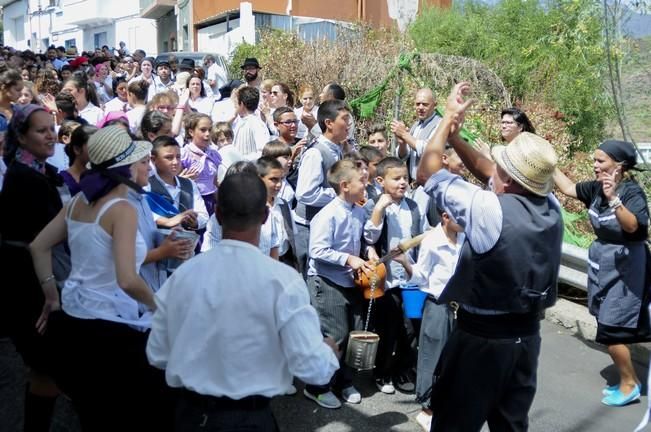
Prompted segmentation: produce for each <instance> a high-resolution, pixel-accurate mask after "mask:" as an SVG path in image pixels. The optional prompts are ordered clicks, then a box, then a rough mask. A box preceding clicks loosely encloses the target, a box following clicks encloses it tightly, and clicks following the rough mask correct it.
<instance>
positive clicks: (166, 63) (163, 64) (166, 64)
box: [156, 60, 170, 69]
mask: <svg viewBox="0 0 651 432" xmlns="http://www.w3.org/2000/svg"><path fill="white" fill-rule="evenodd" d="M161 66H167V67H170V62H169V61H168V60H160V61H159V62H158V63H156V69H158V68H159V67H161Z"/></svg>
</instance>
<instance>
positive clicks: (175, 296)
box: [147, 172, 339, 432]
mask: <svg viewBox="0 0 651 432" xmlns="http://www.w3.org/2000/svg"><path fill="white" fill-rule="evenodd" d="M218 193H219V199H218V200H217V209H216V212H215V214H216V216H217V220H218V221H219V223H220V224H221V226H222V230H223V231H222V233H223V234H222V241H221V242H220V243H219V244H218V245H217V246H216V247H215V248H213V249H211V250H210V251H209V252H206V253H202V254H201V255H198V256H196V257H194V258H193V259H192V260H190V261H188V262H187V263H185V264H183V265H182V266H181V267H179V268H178V269H177V270H176V271H175V272H174V274H172V276H171V277H170V279H168V280H167V282H166V283H165V285H164V286H163V288H162V289H161V290H160V291H159V292H158V293H157V294H156V297H155V302H156V305H157V308H158V310H157V312H156V313H155V315H154V318H153V323H152V331H151V334H150V336H149V341H148V344H147V357H148V358H149V362H150V363H151V364H152V365H154V366H156V367H159V368H161V369H163V368H164V369H166V377H167V383H168V385H170V386H171V387H176V388H180V389H181V391H180V396H179V403H178V406H177V412H176V425H175V430H179V431H199V430H235V429H237V430H256V431H269V432H272V431H277V430H278V427H277V426H276V422H275V420H274V418H273V414H272V412H271V409H270V407H269V401H270V398H271V397H274V396H277V395H282V394H285V393H286V392H287V390H288V389H289V388H290V386H291V383H292V376H295V377H297V378H299V379H301V380H302V381H304V382H305V383H308V384H314V385H323V384H327V383H328V382H329V381H330V379H331V377H332V375H333V374H334V372H335V370H337V368H338V367H339V362H338V361H337V357H336V356H335V354H334V353H338V349H337V347H336V344H335V342H334V340H332V339H331V338H326V339H325V340H324V338H323V336H322V335H321V330H320V328H319V319H318V317H317V313H316V311H315V310H314V308H313V307H312V306H310V299H309V296H308V290H307V287H306V286H305V282H304V281H303V279H302V278H301V276H300V275H299V274H298V273H297V272H296V271H295V270H294V269H292V268H290V267H289V266H287V265H285V264H283V263H280V262H278V261H275V260H273V259H272V258H270V257H269V256H266V255H264V254H263V253H262V252H261V251H260V249H258V242H259V239H260V227H261V225H262V224H263V223H264V221H265V219H266V218H267V217H268V215H269V212H268V208H267V206H266V201H267V192H266V190H265V187H264V184H263V182H262V180H260V178H259V177H258V176H257V175H256V174H251V173H247V172H242V173H237V174H233V175H230V176H227V177H226V178H225V179H224V181H223V182H222V183H221V184H220V186H219V192H218ZM333 351H334V352H333ZM260 359H264V361H260Z"/></svg>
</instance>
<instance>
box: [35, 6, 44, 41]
mask: <svg viewBox="0 0 651 432" xmlns="http://www.w3.org/2000/svg"><path fill="white" fill-rule="evenodd" d="M37 13H38V33H37V39H36V47H37V48H38V52H39V54H40V53H42V52H43V49H42V47H41V13H42V9H41V0H38V12H37Z"/></svg>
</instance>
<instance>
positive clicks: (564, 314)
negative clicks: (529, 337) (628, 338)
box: [545, 299, 651, 364]
mask: <svg viewBox="0 0 651 432" xmlns="http://www.w3.org/2000/svg"><path fill="white" fill-rule="evenodd" d="M545 319H546V320H547V321H549V322H551V323H554V324H558V325H560V326H562V327H564V328H566V329H567V330H569V331H570V332H572V333H573V334H574V335H576V336H578V337H580V338H581V339H584V340H586V341H589V342H593V343H594V339H595V336H596V335H597V321H596V320H595V318H594V317H593V316H592V315H590V313H589V312H588V308H586V307H585V306H581V305H579V304H576V303H572V302H571V301H568V300H565V299H558V301H557V302H556V304H555V305H554V307H551V308H549V309H547V310H546V311H545ZM629 348H630V349H631V356H632V357H633V359H634V360H635V361H637V362H640V363H643V364H648V362H649V355H650V354H651V343H648V342H647V343H638V344H632V345H629Z"/></svg>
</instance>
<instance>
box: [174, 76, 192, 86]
mask: <svg viewBox="0 0 651 432" xmlns="http://www.w3.org/2000/svg"><path fill="white" fill-rule="evenodd" d="M190 77H191V75H190V72H179V73H178V74H176V81H175V82H174V88H176V89H179V90H183V89H185V88H186V84H187V82H188V80H189V79H190Z"/></svg>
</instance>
